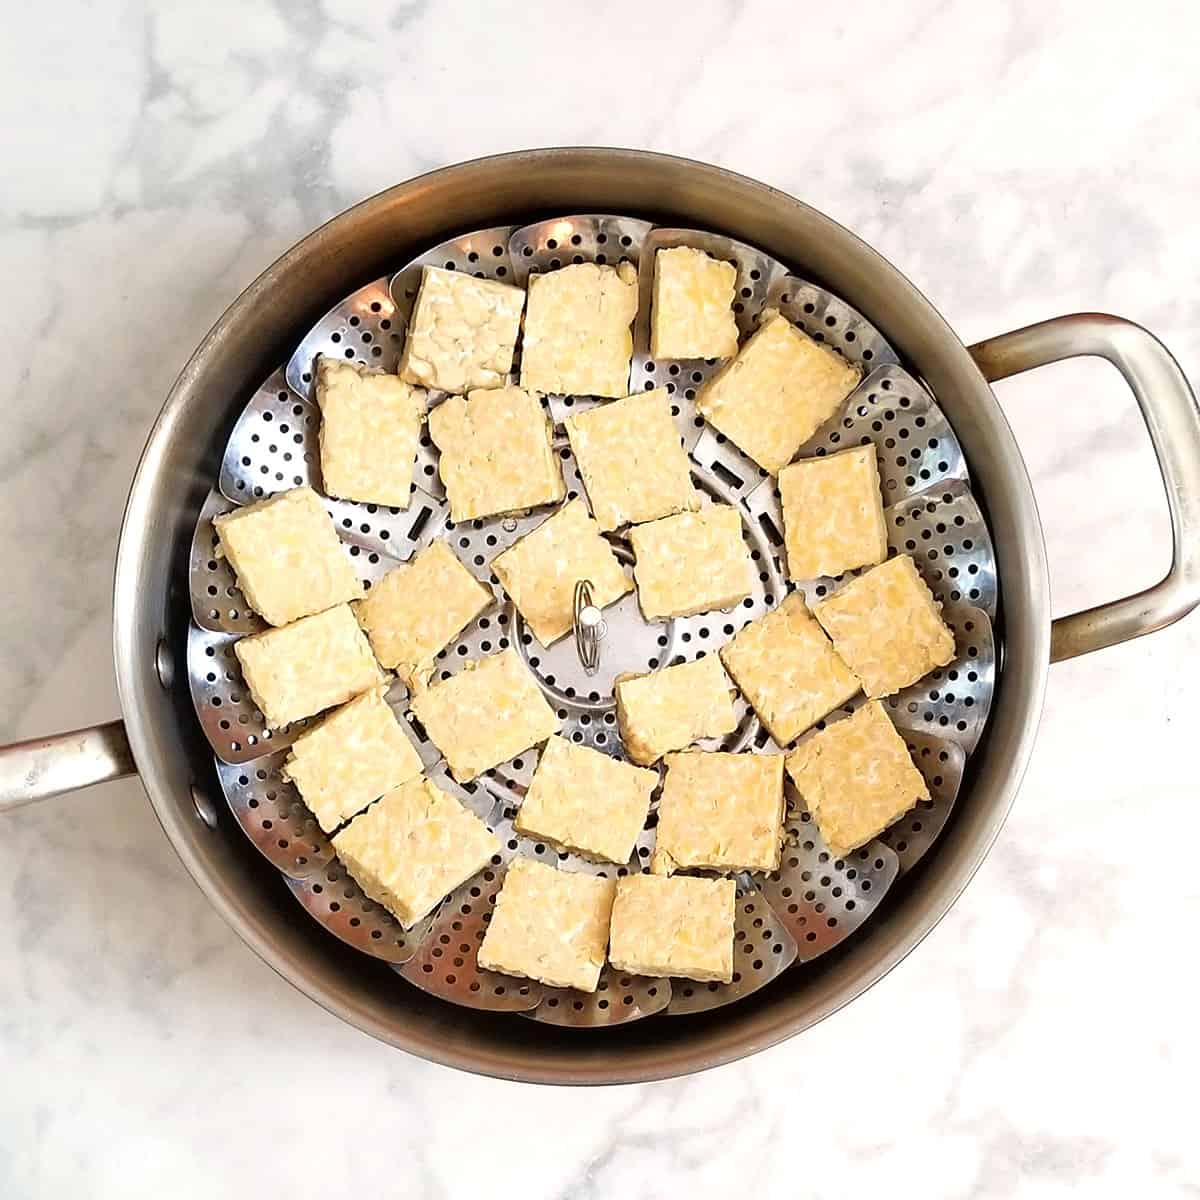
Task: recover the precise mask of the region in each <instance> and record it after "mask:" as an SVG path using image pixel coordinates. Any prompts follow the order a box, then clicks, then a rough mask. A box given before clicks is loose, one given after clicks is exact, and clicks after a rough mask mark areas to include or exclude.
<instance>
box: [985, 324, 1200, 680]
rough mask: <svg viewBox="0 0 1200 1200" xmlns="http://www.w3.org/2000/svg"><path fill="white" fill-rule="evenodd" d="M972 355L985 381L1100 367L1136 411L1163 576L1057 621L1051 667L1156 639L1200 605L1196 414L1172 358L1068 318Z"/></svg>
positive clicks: (995, 341)
mask: <svg viewBox="0 0 1200 1200" xmlns="http://www.w3.org/2000/svg"><path fill="white" fill-rule="evenodd" d="M970 352H971V354H972V356H973V357H974V359H975V361H976V363H978V364H979V369H980V370H981V371H982V372H983V374H984V376H985V377H986V378H987V379H988V381H989V382H994V381H996V380H998V379H1007V378H1008V376H1010V375H1017V374H1020V373H1021V372H1022V371H1029V370H1032V369H1033V368H1034V367H1040V366H1044V365H1046V364H1047V363H1052V362H1058V361H1060V360H1061V359H1064V358H1079V357H1084V356H1089V355H1090V356H1096V357H1099V358H1104V359H1107V360H1108V361H1109V362H1110V363H1112V364H1113V366H1114V367H1116V368H1117V370H1118V371H1120V373H1121V375H1122V376H1123V377H1124V379H1125V382H1126V383H1128V384H1129V387H1130V389H1131V390H1132V392H1133V394H1134V398H1135V399H1136V400H1137V402H1138V407H1139V408H1140V409H1141V412H1142V418H1143V419H1144V420H1145V422H1146V428H1147V429H1148V430H1149V431H1150V441H1151V443H1152V444H1153V446H1154V453H1155V455H1156V456H1157V458H1158V468H1159V471H1160V472H1161V473H1162V479H1163V487H1164V488H1165V489H1166V494H1167V508H1168V510H1169V512H1170V514H1171V542H1172V556H1171V567H1170V570H1168V571H1167V573H1166V575H1164V576H1163V577H1162V579H1160V580H1159V581H1158V583H1156V584H1154V585H1153V586H1152V587H1149V588H1146V589H1145V590H1144V591H1141V592H1137V593H1136V594H1134V595H1132V596H1123V597H1121V598H1120V599H1119V600H1110V601H1108V603H1106V604H1098V605H1096V606H1095V607H1094V608H1088V609H1084V610H1083V611H1082V612H1077V613H1071V614H1070V615H1069V616H1065V617H1059V618H1058V619H1057V620H1056V621H1054V623H1053V625H1052V628H1051V638H1050V660H1051V662H1059V661H1061V660H1062V659H1066V658H1074V657H1075V656H1076V655H1079V654H1090V653H1091V652H1092V651H1093V650H1101V649H1103V648H1104V647H1105V646H1115V645H1117V644H1118V643H1119V642H1126V641H1129V640H1130V639H1131V638H1136V637H1142V636H1143V635H1144V634H1147V633H1154V632H1155V630H1158V629H1163V628H1165V627H1166V626H1167V625H1171V624H1173V623H1174V622H1175V621H1178V620H1179V619H1180V618H1181V617H1184V616H1186V615H1187V614H1188V613H1189V612H1191V611H1192V609H1193V608H1195V607H1196V605H1197V604H1200V409H1197V407H1196V398H1195V396H1194V395H1193V394H1192V389H1191V387H1190V386H1189V385H1188V381H1187V377H1186V376H1185V375H1184V373H1183V371H1182V370H1181V369H1180V367H1179V364H1178V363H1177V362H1176V361H1175V359H1174V358H1173V357H1172V356H1171V353H1170V351H1169V350H1168V349H1167V348H1166V347H1165V346H1164V345H1163V344H1162V342H1160V341H1159V340H1158V339H1157V338H1156V337H1155V336H1154V335H1153V334H1151V333H1150V332H1148V331H1147V330H1145V329H1143V328H1142V327H1141V326H1140V325H1135V324H1134V323H1133V322H1132V321H1126V320H1123V319H1122V318H1120V317H1112V316H1108V315H1107V314H1105V313H1075V314H1073V315H1071V316H1064V317H1055V318H1053V319H1052V320H1049V321H1042V322H1040V323H1039V324H1037V325H1028V326H1026V327H1025V328H1024V329H1016V330H1013V332H1011V333H1003V334H1001V335H1000V336H999V337H994V338H989V339H988V340H987V341H985V342H978V343H977V344H976V345H974V346H972V347H971V348H970Z"/></svg>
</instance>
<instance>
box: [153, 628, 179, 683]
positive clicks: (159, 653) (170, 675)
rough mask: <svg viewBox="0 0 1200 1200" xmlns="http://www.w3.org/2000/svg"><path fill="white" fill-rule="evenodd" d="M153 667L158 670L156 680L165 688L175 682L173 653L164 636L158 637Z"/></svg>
mask: <svg viewBox="0 0 1200 1200" xmlns="http://www.w3.org/2000/svg"><path fill="white" fill-rule="evenodd" d="M154 669H155V671H157V672H158V682H159V683H161V684H162V685H163V687H165V688H169V687H171V686H172V685H173V684H174V682H175V655H173V654H172V653H171V648H170V647H169V646H168V645H167V641H166V638H159V639H158V645H157V646H156V647H155V650H154Z"/></svg>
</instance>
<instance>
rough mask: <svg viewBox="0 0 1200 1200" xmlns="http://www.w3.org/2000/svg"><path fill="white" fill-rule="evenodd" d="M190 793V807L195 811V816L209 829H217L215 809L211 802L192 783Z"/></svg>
mask: <svg viewBox="0 0 1200 1200" xmlns="http://www.w3.org/2000/svg"><path fill="white" fill-rule="evenodd" d="M191 792H192V807H193V808H194V809H195V810H196V816H198V817H199V818H200V820H201V821H203V822H204V824H205V825H207V826H208V827H209V829H216V827H217V809H216V805H214V804H213V802H212V800H210V799H209V797H208V796H207V795H206V794H205V793H204V792H202V791H201V790H200V789H199V788H198V787H197V786H196V785H195V784H194V783H193V784H192V787H191Z"/></svg>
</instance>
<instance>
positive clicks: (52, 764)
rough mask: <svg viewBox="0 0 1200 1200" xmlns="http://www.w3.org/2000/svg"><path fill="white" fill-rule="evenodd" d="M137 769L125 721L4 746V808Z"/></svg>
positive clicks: (0, 773)
mask: <svg viewBox="0 0 1200 1200" xmlns="http://www.w3.org/2000/svg"><path fill="white" fill-rule="evenodd" d="M136 771H137V766H136V765H135V764H134V761H133V753H132V751H131V750H130V749H129V739H128V738H127V737H126V736H125V722H124V721H109V723H108V724H107V725H93V726H92V727H91V728H90V729H75V730H72V731H71V732H70V733H56V734H55V735H54V736H53V737H46V738H33V739H31V740H30V741H28V742H14V743H13V744H12V745H11V746H0V812H7V811H8V810H9V809H13V808H20V807H21V805H23V804H32V803H33V802H34V801H35V800H46V799H48V798H49V797H50V796H57V795H59V794H60V793H62V792H73V791H75V790H76V789H78V788H85V787H91V785H92V784H93V783H105V782H106V781H108V780H109V779H120V778H122V777H123V776H125V775H132V774H134V773H135V772H136Z"/></svg>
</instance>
